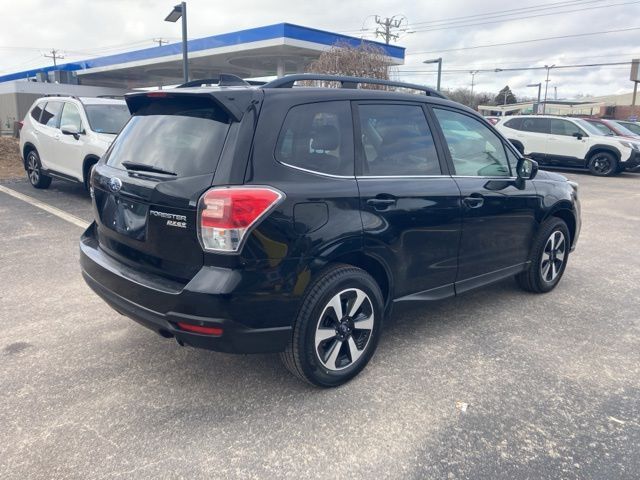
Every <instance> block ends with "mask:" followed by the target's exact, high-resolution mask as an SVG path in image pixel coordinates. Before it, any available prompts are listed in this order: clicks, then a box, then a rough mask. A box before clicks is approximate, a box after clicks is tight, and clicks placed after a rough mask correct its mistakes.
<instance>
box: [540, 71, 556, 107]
mask: <svg viewBox="0 0 640 480" xmlns="http://www.w3.org/2000/svg"><path fill="white" fill-rule="evenodd" d="M555 66H556V65H555V64H553V65H545V66H544V68H546V69H547V79H546V80H545V84H544V104H543V105H542V114H543V115H544V114H546V113H547V90H549V72H550V71H551V69H552V68H553V67H555Z"/></svg>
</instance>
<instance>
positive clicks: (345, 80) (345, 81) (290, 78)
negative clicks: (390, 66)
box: [262, 73, 447, 99]
mask: <svg viewBox="0 0 640 480" xmlns="http://www.w3.org/2000/svg"><path fill="white" fill-rule="evenodd" d="M309 80H310V81H313V80H321V81H327V82H339V83H340V85H341V87H342V88H358V85H359V84H362V83H368V84H371V85H386V86H388V87H401V88H410V89H412V90H418V91H421V92H424V94H425V95H427V96H430V97H438V98H445V99H446V98H447V97H445V96H444V95H443V94H441V93H440V92H438V91H437V90H436V89H434V88H431V87H427V86H424V85H417V84H415V83H404V82H395V81H393V80H382V79H380V78H367V77H347V76H342V75H325V74H316V73H300V74H295V75H286V76H284V77H282V78H278V79H276V80H272V81H271V82H268V83H266V84H264V85H263V86H262V87H263V88H291V87H293V84H294V83H295V82H302V81H309Z"/></svg>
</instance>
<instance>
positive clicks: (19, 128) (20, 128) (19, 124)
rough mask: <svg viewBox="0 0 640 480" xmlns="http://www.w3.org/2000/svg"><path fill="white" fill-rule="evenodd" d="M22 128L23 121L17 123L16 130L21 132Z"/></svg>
mask: <svg viewBox="0 0 640 480" xmlns="http://www.w3.org/2000/svg"><path fill="white" fill-rule="evenodd" d="M22 127H24V120H22V121H20V122H18V130H22Z"/></svg>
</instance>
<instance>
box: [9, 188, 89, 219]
mask: <svg viewBox="0 0 640 480" xmlns="http://www.w3.org/2000/svg"><path fill="white" fill-rule="evenodd" d="M0 192H2V193H6V194H7V195H11V196H12V197H13V198H17V199H18V200H22V201H23V202H26V203H28V204H30V205H33V206H34V207H38V208H40V209H42V210H44V211H45V212H48V213H50V214H52V215H55V216H56V217H58V218H61V219H62V220H65V221H67V222H69V223H72V224H74V225H75V226H77V227H80V228H82V229H86V228H87V227H88V226H89V223H88V222H86V221H85V220H82V219H81V218H78V217H76V216H75V215H71V214H70V213H67V212H65V211H64V210H60V209H59V208H56V207H52V206H51V205H49V204H46V203H44V202H41V201H40V200H37V199H35V198H33V197H30V196H29V195H24V194H22V193H20V192H16V191H15V190H12V189H10V188H7V187H5V186H4V185H0Z"/></svg>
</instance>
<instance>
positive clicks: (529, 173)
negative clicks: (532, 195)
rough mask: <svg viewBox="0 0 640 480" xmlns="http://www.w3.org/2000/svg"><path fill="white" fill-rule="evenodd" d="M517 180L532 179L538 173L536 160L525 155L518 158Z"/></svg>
mask: <svg viewBox="0 0 640 480" xmlns="http://www.w3.org/2000/svg"><path fill="white" fill-rule="evenodd" d="M516 171H517V174H518V179H519V180H533V179H534V178H536V175H537V174H538V162H536V161H535V160H532V159H530V158H527V157H522V158H521V159H520V160H518V166H517V167H516Z"/></svg>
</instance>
